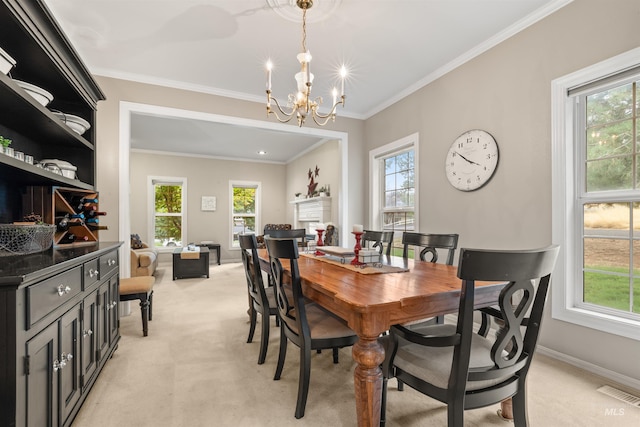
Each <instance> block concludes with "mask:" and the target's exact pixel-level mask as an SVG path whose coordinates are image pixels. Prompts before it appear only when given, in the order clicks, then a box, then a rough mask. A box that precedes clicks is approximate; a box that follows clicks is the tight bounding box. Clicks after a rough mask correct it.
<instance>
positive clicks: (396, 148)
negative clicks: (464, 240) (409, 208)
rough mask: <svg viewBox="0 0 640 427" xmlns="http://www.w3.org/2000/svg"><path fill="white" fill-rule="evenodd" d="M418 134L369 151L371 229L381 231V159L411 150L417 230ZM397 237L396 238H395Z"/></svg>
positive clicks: (417, 226) (382, 176) (382, 187)
mask: <svg viewBox="0 0 640 427" xmlns="http://www.w3.org/2000/svg"><path fill="white" fill-rule="evenodd" d="M419 141H420V139H419V134H418V133H417V132H416V133H413V134H411V135H408V136H405V137H404V138H401V139H398V140H396V141H393V142H390V143H388V144H385V145H383V146H381V147H378V148H376V149H373V150H371V151H369V171H370V175H369V188H370V189H371V200H370V202H369V212H370V215H371V216H370V218H369V224H370V226H371V227H372V228H377V229H382V221H383V208H384V206H383V200H384V194H383V190H384V185H383V180H384V169H383V168H382V166H381V163H382V162H381V161H380V160H381V159H383V158H386V157H390V156H392V155H394V154H400V153H401V152H403V151H408V150H413V156H414V157H413V159H414V180H415V195H414V207H413V217H414V226H415V229H416V230H419V229H420V228H419V225H420V224H419V223H418V217H419V215H418V206H420V200H419V194H420V191H419V189H418V185H419V182H420V179H419V163H420V162H419V160H418V159H419V156H418V154H419V153H418V146H419ZM396 237H397V236H396Z"/></svg>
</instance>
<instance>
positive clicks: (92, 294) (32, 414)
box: [0, 242, 121, 427]
mask: <svg viewBox="0 0 640 427" xmlns="http://www.w3.org/2000/svg"><path fill="white" fill-rule="evenodd" d="M120 245H121V244H120V243H119V242H114V243H96V244H94V245H91V246H90V245H86V246H80V247H73V248H64V249H50V250H48V251H46V252H42V253H38V254H31V255H26V256H24V257H21V258H22V262H16V263H13V264H12V265H11V266H10V265H7V264H2V266H0V304H2V306H3V307H11V308H10V309H9V310H7V316H6V317H4V318H3V323H2V324H0V349H1V352H0V366H1V367H2V368H1V369H0V384H1V385H0V387H1V394H2V396H3V399H0V425H2V426H38V427H39V426H68V425H70V424H71V422H72V421H73V417H74V416H75V414H76V413H77V412H78V410H79V409H80V405H81V404H82V402H83V401H84V399H85V398H86V396H87V394H88V393H89V391H90V389H91V386H92V385H93V383H94V382H95V380H96V378H97V376H98V375H99V373H100V371H101V370H102V368H103V367H104V365H105V363H106V362H107V360H108V359H109V357H110V356H111V355H112V354H113V352H114V351H115V349H116V347H117V345H118V342H119V340H120V334H119V317H118V301H119V293H118V292H119V291H118V288H119V276H118V265H119V260H118V248H119V247H120ZM95 268H97V270H95ZM87 270H90V271H91V270H93V274H89V273H88V272H87ZM95 277H99V279H98V280H94V279H95ZM5 396H6V399H5V398H4V397H5Z"/></svg>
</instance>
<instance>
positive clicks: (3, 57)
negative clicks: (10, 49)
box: [0, 47, 16, 74]
mask: <svg viewBox="0 0 640 427" xmlns="http://www.w3.org/2000/svg"><path fill="white" fill-rule="evenodd" d="M15 65H16V60H15V59H13V58H12V57H11V56H10V55H9V54H8V53H7V52H5V51H4V50H2V48H1V47H0V72H2V73H4V74H9V71H11V69H12V68H13V67H14V66H15Z"/></svg>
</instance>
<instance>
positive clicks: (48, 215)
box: [22, 186, 99, 247]
mask: <svg viewBox="0 0 640 427" xmlns="http://www.w3.org/2000/svg"><path fill="white" fill-rule="evenodd" d="M72 198H88V199H99V197H98V193H97V192H96V191H91V190H82V189H78V188H65V187H47V186H29V187H26V189H25V192H24V193H23V195H22V215H23V216H26V215H30V214H35V215H40V216H41V217H42V221H43V222H45V223H47V224H53V225H57V222H56V217H57V216H63V215H65V214H70V215H71V214H75V213H77V212H76V210H75V209H74V207H73V206H71V204H70V202H69V201H70V200H71V199H72ZM98 207H99V206H98V204H96V209H97V208H98ZM71 221H73V220H71ZM68 233H73V234H74V235H76V237H78V238H80V239H83V240H80V241H75V242H73V243H64V240H65V236H66V235H67V234H68ZM85 237H86V238H87V240H84V238H85ZM98 241H99V231H98V230H92V229H90V228H89V227H88V226H87V224H86V223H85V224H83V225H76V226H73V227H71V228H70V229H69V230H66V231H58V230H56V232H55V235H54V239H53V245H54V246H58V247H66V246H73V245H82V244H92V243H95V242H98Z"/></svg>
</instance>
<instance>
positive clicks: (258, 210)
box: [229, 181, 262, 250]
mask: <svg viewBox="0 0 640 427" xmlns="http://www.w3.org/2000/svg"><path fill="white" fill-rule="evenodd" d="M234 187H249V188H255V189H256V213H255V219H256V230H255V231H256V234H261V233H258V230H262V221H261V217H262V183H261V182H260V181H229V249H230V250H240V249H241V248H240V246H233V217H234V215H235V214H234V212H233V189H234Z"/></svg>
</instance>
